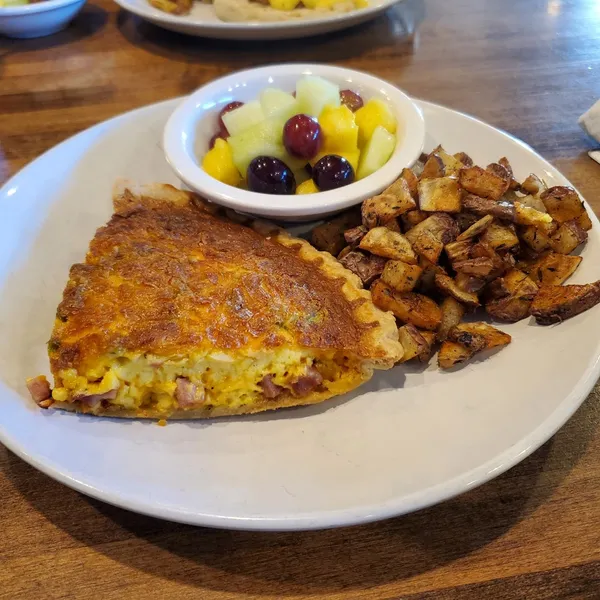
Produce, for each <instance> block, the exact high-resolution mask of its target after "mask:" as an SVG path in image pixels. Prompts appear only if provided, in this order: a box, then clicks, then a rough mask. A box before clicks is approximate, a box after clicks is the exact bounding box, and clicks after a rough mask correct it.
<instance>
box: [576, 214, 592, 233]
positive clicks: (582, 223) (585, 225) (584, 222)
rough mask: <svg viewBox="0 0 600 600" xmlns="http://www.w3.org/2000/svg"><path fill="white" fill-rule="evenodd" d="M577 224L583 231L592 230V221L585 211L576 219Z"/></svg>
mask: <svg viewBox="0 0 600 600" xmlns="http://www.w3.org/2000/svg"><path fill="white" fill-rule="evenodd" d="M575 220H576V221H577V224H578V225H579V227H581V229H583V230H584V231H589V230H590V229H591V228H592V220H591V219H590V215H588V213H587V210H586V211H584V212H582V213H581V214H580V215H579V217H577V219H575Z"/></svg>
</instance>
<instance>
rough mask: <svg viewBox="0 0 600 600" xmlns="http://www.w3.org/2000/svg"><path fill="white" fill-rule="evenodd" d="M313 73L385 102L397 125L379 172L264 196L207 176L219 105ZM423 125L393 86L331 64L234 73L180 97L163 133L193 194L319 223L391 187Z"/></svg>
mask: <svg viewBox="0 0 600 600" xmlns="http://www.w3.org/2000/svg"><path fill="white" fill-rule="evenodd" d="M305 75H317V76H319V77H323V78H324V79H327V80H328V81H331V82H333V83H335V84H338V85H339V86H340V88H341V89H344V88H349V89H352V90H353V91H356V92H358V93H359V94H360V95H361V96H362V97H363V98H364V99H365V100H368V99H370V98H373V97H378V98H381V99H383V100H385V101H387V102H388V103H389V104H390V106H391V107H392V110H393V111H394V114H395V116H396V119H397V122H398V133H397V143H396V148H395V150H394V152H393V154H392V156H391V158H390V159H389V161H388V162H387V163H386V164H385V165H384V166H383V167H382V168H381V169H379V170H378V171H377V172H375V173H373V174H372V175H370V176H369V177H366V178H364V179H361V180H360V181H357V182H355V183H353V184H351V185H348V186H345V187H342V188H339V189H336V190H330V191H326V192H320V193H317V194H306V195H293V196H285V195H269V194H257V193H255V192H249V191H246V190H242V189H238V188H235V187H232V186H229V185H226V184H224V183H221V182H220V181H217V180H216V179H214V178H213V177H211V176H210V175H208V174H207V173H206V172H205V171H204V170H203V169H202V167H201V162H202V157H203V155H204V154H205V153H206V152H207V150H208V143H209V140H210V138H211V137H212V136H213V134H214V133H215V132H216V130H217V115H218V113H219V111H220V110H221V108H223V106H225V105H226V104H228V103H229V102H232V101H233V100H240V101H242V102H248V101H250V100H255V99H257V98H258V95H259V93H260V92H261V91H262V90H263V89H265V88H267V87H275V88H281V89H283V90H286V91H292V90H294V89H295V86H296V82H297V81H298V79H300V78H301V77H303V76H305ZM424 140H425V122H424V120H423V115H422V114H421V111H420V110H419V108H418V107H417V105H416V104H415V103H414V102H413V101H412V100H411V99H410V98H409V97H408V96H407V95H406V94H405V93H404V92H402V91H400V90H399V89H398V88H397V87H395V86H393V85H391V84H389V83H387V82H385V81H383V80H382V79H378V78H377V77H373V76H372V75H367V74H366V73H361V72H359V71H352V70H350V69H343V68H340V67H334V66H328V65H307V64H286V65H277V66H268V67H261V68H258V69H250V70H248V71H241V72H239V73H233V74H231V75H228V76H226V77H223V78H221V79H217V80H216V81H213V82H211V83H209V84H207V85H205V86H203V87H201V88H200V89H199V90H197V91H196V92H194V93H193V94H192V95H190V96H188V97H187V98H185V99H184V100H183V101H182V103H181V104H180V105H179V106H178V108H177V109H176V110H175V111H174V112H173V114H172V115H171V117H170V118H169V120H168V122H167V124H166V126H165V130H164V136H163V146H164V151H165V156H166V158H167V161H168V162H169V164H170V165H171V167H172V168H173V169H174V170H175V172H176V173H177V175H178V176H179V178H180V179H181V180H182V181H183V182H184V183H185V184H186V185H187V186H188V187H190V188H191V189H192V190H194V191H195V192H197V193H198V194H200V195H201V196H203V197H204V198H207V199H208V200H211V201H213V202H216V203H218V204H221V205H224V206H227V207H229V208H233V209H235V210H237V211H240V212H244V213H250V214H253V215H260V216H263V217H269V218H273V219H278V220H282V221H307V220H312V219H317V218H320V217H324V216H327V215H330V214H334V213H336V212H338V211H340V210H343V209H345V208H348V207H350V206H353V205H355V204H358V203H360V202H362V201H363V200H365V199H366V198H370V197H371V196H374V195H376V194H378V193H380V192H381V191H382V190H383V189H385V188H386V187H387V186H389V185H390V184H391V183H393V182H394V181H395V180H396V179H397V178H398V176H399V175H400V172H401V171H402V169H403V168H404V167H410V166H411V165H412V164H413V163H414V162H415V161H416V160H417V158H418V157H419V155H420V153H421V151H422V149H423V145H424Z"/></svg>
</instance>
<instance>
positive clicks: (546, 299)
mask: <svg viewBox="0 0 600 600" xmlns="http://www.w3.org/2000/svg"><path fill="white" fill-rule="evenodd" d="M598 302H600V281H596V282H595V283H588V284H586V285H543V286H542V287H541V288H540V291H539V292H538V294H537V296H536V297H535V300H534V301H533V304H532V305H531V314H532V315H533V316H534V317H535V320H536V321H537V323H538V324H539V325H552V324H553V323H561V322H562V321H564V320H565V319H570V318H571V317H574V316H576V315H579V314H581V313H582V312H585V311H586V310H588V309H590V308H592V306H595V305H596V304H598Z"/></svg>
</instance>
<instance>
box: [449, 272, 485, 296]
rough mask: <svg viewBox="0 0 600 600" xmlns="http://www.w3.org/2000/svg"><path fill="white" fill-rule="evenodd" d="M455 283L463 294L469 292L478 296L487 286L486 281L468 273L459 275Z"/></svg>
mask: <svg viewBox="0 0 600 600" xmlns="http://www.w3.org/2000/svg"><path fill="white" fill-rule="evenodd" d="M454 282H455V283H456V286H457V287H458V289H459V290H463V292H468V293H470V294H478V293H479V292H480V291H481V290H482V289H483V288H484V287H485V285H486V280H485V279H480V278H479V277H473V276H472V275H467V274H466V273H457V274H456V277H455V278H454Z"/></svg>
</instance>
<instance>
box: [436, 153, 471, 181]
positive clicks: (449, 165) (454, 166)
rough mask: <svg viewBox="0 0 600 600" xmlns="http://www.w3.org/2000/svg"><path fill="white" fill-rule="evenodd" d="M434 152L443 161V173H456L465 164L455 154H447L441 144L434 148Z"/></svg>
mask: <svg viewBox="0 0 600 600" xmlns="http://www.w3.org/2000/svg"><path fill="white" fill-rule="evenodd" d="M435 154H437V156H439V157H440V158H441V159H442V162H443V163H444V175H446V176H447V175H458V172H459V171H460V170H461V169H462V168H463V167H464V166H465V165H464V164H463V163H462V162H461V161H460V160H458V159H457V158H456V157H455V156H452V155H451V154H448V153H447V152H446V151H445V150H444V149H443V148H442V147H441V146H440V147H438V148H437V150H435Z"/></svg>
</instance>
